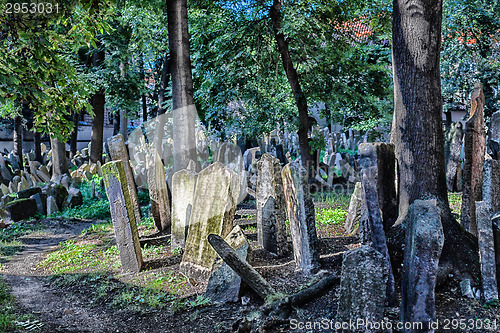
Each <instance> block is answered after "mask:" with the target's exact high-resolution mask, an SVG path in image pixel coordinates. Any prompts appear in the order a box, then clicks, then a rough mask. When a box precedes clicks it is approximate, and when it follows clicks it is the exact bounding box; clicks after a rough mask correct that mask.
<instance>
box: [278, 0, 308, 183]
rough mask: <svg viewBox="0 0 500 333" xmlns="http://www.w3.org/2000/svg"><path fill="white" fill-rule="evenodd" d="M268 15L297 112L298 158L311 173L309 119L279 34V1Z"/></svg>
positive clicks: (286, 50)
mask: <svg viewBox="0 0 500 333" xmlns="http://www.w3.org/2000/svg"><path fill="white" fill-rule="evenodd" d="M269 15H270V16H271V21H272V24H273V31H274V37H275V39H276V43H277V44H278V50H279V53H280V55H281V61H282V62H283V67H284V69H285V73H286V77H287V79H288V82H289V83H290V87H291V88H292V93H293V97H294V98H295V104H296V105H297V109H298V111H299V131H298V134H299V145H300V157H301V161H302V165H303V166H304V167H305V168H306V169H307V170H308V171H309V175H310V176H311V172H312V170H313V163H314V162H313V157H312V156H311V150H310V148H309V139H308V131H309V117H308V111H307V99H306V96H305V95H304V92H303V91H302V88H301V86H300V82H299V76H298V74H297V70H296V69H295V67H294V66H293V63H292V58H291V57H290V50H289V48H288V41H287V40H286V39H285V35H283V33H282V32H281V0H274V1H273V6H272V7H271V9H270V12H269Z"/></svg>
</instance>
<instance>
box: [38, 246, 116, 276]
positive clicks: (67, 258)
mask: <svg viewBox="0 0 500 333" xmlns="http://www.w3.org/2000/svg"><path fill="white" fill-rule="evenodd" d="M99 243H100V244H99ZM98 245H100V246H98ZM106 245H109V244H107V243H106V242H76V241H75V240H74V239H69V240H67V241H64V242H61V243H60V244H59V248H58V249H57V250H56V251H54V252H51V253H49V254H48V255H47V257H46V258H45V259H44V260H43V261H42V262H41V263H39V264H38V266H37V267H39V268H45V269H48V270H50V271H51V272H52V273H54V274H62V273H73V272H78V271H87V270H89V269H90V270H92V271H100V270H102V271H106V270H117V269H119V268H120V267H121V264H120V259H119V256H118V248H117V247H116V245H112V246H106Z"/></svg>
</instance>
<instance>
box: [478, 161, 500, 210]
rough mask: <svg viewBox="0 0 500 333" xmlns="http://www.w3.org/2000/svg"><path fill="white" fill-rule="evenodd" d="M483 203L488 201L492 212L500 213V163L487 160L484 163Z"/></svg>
mask: <svg viewBox="0 0 500 333" xmlns="http://www.w3.org/2000/svg"><path fill="white" fill-rule="evenodd" d="M482 190H483V201H486V202H487V203H488V205H489V206H490V209H491V211H492V212H498V211H500V161H498V160H492V159H487V160H486V161H484V173H483V188H482Z"/></svg>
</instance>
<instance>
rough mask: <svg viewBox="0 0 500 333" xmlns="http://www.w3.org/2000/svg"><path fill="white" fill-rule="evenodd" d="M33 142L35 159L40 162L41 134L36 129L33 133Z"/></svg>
mask: <svg viewBox="0 0 500 333" xmlns="http://www.w3.org/2000/svg"><path fill="white" fill-rule="evenodd" d="M33 143H34V144H35V161H38V162H40V163H42V136H41V134H40V132H38V131H36V129H35V132H34V133H33Z"/></svg>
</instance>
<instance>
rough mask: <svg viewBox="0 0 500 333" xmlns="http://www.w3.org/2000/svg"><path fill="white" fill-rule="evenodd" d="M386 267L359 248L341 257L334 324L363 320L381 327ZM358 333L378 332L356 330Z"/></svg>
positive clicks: (380, 258)
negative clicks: (360, 332) (335, 321)
mask: <svg viewBox="0 0 500 333" xmlns="http://www.w3.org/2000/svg"><path fill="white" fill-rule="evenodd" d="M389 266H390V265H389V263H388V262H387V259H385V258H384V256H383V255H382V254H380V252H378V251H377V250H375V249H374V248H372V247H370V246H366V245H363V246H361V247H359V248H357V249H354V250H350V251H347V252H346V253H344V259H343V261H342V273H341V278H340V297H339V304H338V309H337V318H336V320H337V322H341V323H349V322H356V321H357V320H358V319H363V320H364V321H365V322H372V323H381V322H383V320H384V309H385V306H386V289H387V277H388V271H389ZM358 328H359V329H360V331H362V332H380V330H374V329H372V330H370V329H369V327H358Z"/></svg>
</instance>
